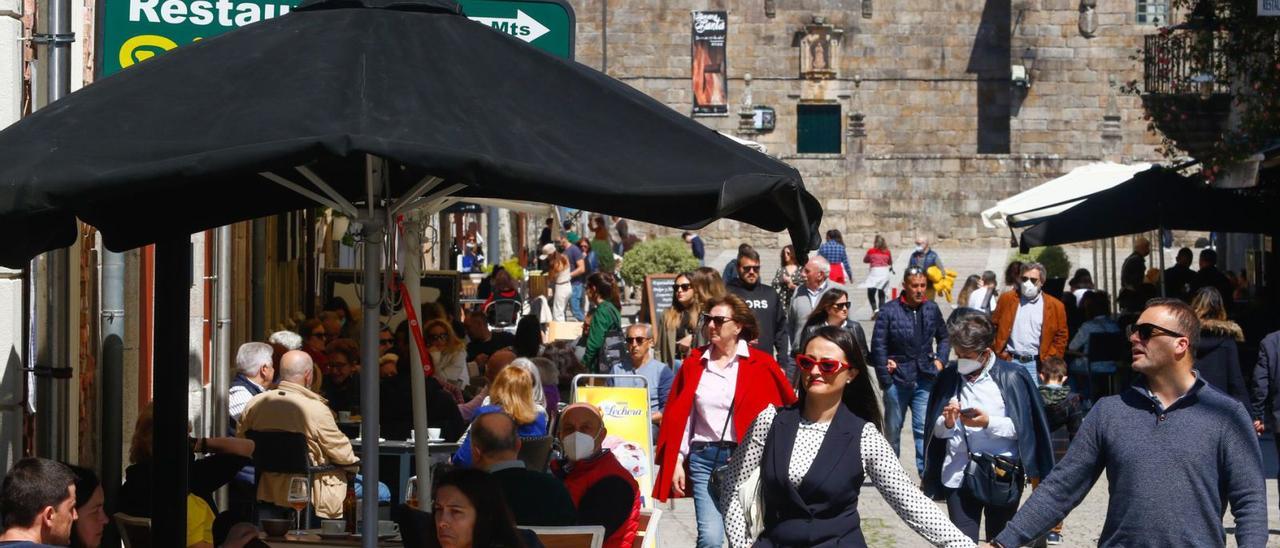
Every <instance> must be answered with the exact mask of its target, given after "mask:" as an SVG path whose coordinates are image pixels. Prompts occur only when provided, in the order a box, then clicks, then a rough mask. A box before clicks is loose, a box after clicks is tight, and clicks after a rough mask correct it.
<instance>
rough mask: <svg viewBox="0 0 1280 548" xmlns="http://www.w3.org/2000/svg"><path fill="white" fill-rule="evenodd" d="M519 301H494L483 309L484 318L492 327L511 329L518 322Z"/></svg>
mask: <svg viewBox="0 0 1280 548" xmlns="http://www.w3.org/2000/svg"><path fill="white" fill-rule="evenodd" d="M520 309H521V304H520V301H518V300H516V299H495V300H494V301H493V302H491V303H489V306H486V307H485V309H484V317H485V319H486V320H487V321H488V322H489V325H491V326H493V327H499V328H501V327H511V326H513V325H515V324H516V322H517V321H519V320H520Z"/></svg>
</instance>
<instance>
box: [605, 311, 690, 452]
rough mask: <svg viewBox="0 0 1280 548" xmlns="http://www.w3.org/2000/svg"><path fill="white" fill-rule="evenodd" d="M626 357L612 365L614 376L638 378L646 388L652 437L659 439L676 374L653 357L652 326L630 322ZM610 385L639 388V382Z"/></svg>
mask: <svg viewBox="0 0 1280 548" xmlns="http://www.w3.org/2000/svg"><path fill="white" fill-rule="evenodd" d="M626 341H627V355H626V356H623V358H622V361H620V362H618V363H615V364H613V369H612V370H611V371H609V373H610V374H613V375H640V376H642V377H644V378H645V383H644V384H645V386H646V387H647V388H648V389H649V419H650V421H651V422H652V423H653V437H654V439H657V437H658V425H659V424H662V409H663V408H665V407H666V406H667V395H668V394H670V393H671V381H672V380H674V379H675V377H676V374H675V372H673V371H672V370H671V368H670V367H667V365H666V364H664V363H662V362H661V361H659V360H656V359H654V358H653V352H652V351H653V326H651V325H649V324H647V323H633V324H631V325H630V326H629V327H627V337H626ZM612 384H613V386H624V387H635V388H639V387H640V386H641V385H640V381H639V380H638V379H616V380H614V381H613V382H612Z"/></svg>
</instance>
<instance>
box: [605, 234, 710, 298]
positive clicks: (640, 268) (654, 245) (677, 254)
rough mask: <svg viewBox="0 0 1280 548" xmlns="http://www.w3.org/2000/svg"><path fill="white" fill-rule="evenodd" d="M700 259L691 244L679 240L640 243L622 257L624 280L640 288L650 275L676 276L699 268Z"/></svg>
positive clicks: (662, 239) (668, 239)
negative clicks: (690, 246)
mask: <svg viewBox="0 0 1280 548" xmlns="http://www.w3.org/2000/svg"><path fill="white" fill-rule="evenodd" d="M698 266H699V265H698V259H697V257H694V256H693V252H691V251H689V244H686V243H684V242H683V241H681V240H680V239H678V238H658V239H655V240H648V241H644V242H640V243H638V244H636V245H635V247H632V248H631V251H628V252H627V254H626V255H623V257H622V279H624V280H626V281H627V285H634V286H639V285H640V284H642V283H644V277H645V276H648V275H650V274H676V273H679V272H687V271H690V270H693V269H695V268H698Z"/></svg>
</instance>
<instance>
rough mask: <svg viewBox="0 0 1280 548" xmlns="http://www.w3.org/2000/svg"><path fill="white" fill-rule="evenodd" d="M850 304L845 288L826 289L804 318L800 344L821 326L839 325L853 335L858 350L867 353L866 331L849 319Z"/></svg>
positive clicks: (868, 351)
mask: <svg viewBox="0 0 1280 548" xmlns="http://www.w3.org/2000/svg"><path fill="white" fill-rule="evenodd" d="M851 306H852V303H851V302H850V301H849V294H848V293H846V292H845V290H843V289H840V288H838V287H833V288H831V289H828V290H827V291H826V293H823V294H822V298H820V299H818V306H816V307H814V309H813V312H810V313H809V319H807V320H805V322H804V336H803V337H801V338H800V339H801V343H800V344H802V345H803V344H804V341H808V340H809V338H810V337H813V336H814V334H815V333H817V332H818V330H819V329H821V328H823V327H826V326H832V327H839V328H841V329H844V330H845V331H848V332H849V334H850V335H853V340H855V341H857V342H858V350H861V351H862V355H863V356H866V355H868V354H869V353H870V351H871V350H870V348H869V347H868V346H867V334H866V332H864V331H863V330H862V325H861V324H859V323H858V322H855V321H853V320H850V319H849V308H851Z"/></svg>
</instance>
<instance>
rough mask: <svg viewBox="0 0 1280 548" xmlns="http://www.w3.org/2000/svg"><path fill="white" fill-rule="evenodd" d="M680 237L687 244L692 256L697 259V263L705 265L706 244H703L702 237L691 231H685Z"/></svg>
mask: <svg viewBox="0 0 1280 548" xmlns="http://www.w3.org/2000/svg"><path fill="white" fill-rule="evenodd" d="M680 237H681V238H684V241H685V243H687V244H689V251H690V252H692V253H693V258H695V259H697V260H698V264H699V265H700V266H707V246H706V245H703V243H702V238H701V237H699V236H698V235H697V234H694V233H692V232H685V233H684V234H681V235H680Z"/></svg>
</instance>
